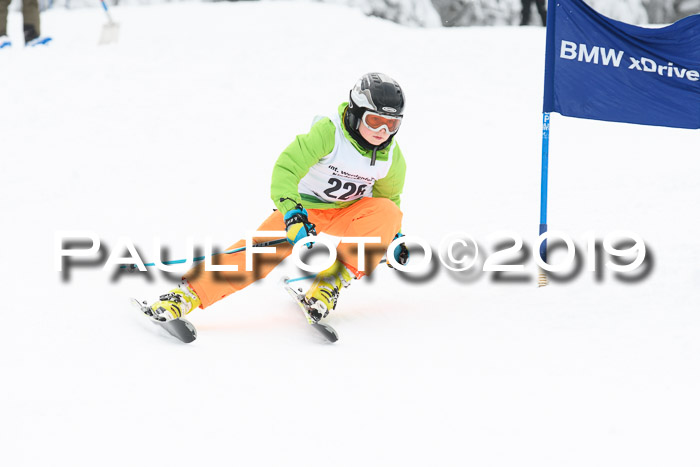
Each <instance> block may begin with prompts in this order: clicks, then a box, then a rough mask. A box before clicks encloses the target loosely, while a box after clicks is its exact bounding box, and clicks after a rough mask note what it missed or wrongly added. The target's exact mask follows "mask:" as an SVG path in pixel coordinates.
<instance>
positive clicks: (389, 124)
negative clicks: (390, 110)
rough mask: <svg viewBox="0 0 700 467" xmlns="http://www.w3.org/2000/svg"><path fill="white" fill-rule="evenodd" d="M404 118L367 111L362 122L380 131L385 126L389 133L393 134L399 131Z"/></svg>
mask: <svg viewBox="0 0 700 467" xmlns="http://www.w3.org/2000/svg"><path fill="white" fill-rule="evenodd" d="M402 118H403V117H390V116H388V115H381V114H378V113H374V112H370V111H367V112H365V113H364V115H362V123H364V124H365V126H366V127H367V128H369V129H370V130H372V131H380V130H381V129H382V128H383V129H384V130H386V132H387V133H389V134H391V135H393V134H394V133H396V132H397V131H399V127H400V126H401V119H402Z"/></svg>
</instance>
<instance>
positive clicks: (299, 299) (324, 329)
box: [280, 277, 338, 342]
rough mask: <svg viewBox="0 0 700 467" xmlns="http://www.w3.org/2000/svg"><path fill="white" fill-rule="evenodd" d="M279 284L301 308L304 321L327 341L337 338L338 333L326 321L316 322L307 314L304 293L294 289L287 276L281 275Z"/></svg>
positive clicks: (334, 340) (333, 340)
mask: <svg viewBox="0 0 700 467" xmlns="http://www.w3.org/2000/svg"><path fill="white" fill-rule="evenodd" d="M280 285H281V286H282V287H283V288H284V290H286V291H287V293H288V294H289V295H290V296H291V297H292V298H293V299H294V301H295V302H296V304H297V305H298V306H299V308H300V309H301V311H302V313H304V317H306V321H308V323H309V324H310V325H311V327H312V328H314V329H315V330H316V331H318V332H319V333H320V334H321V335H322V336H323V337H325V338H326V340H328V342H336V341H337V340H338V333H337V332H335V329H333V328H332V327H331V326H329V325H328V324H326V323H321V322H316V321H314V320H313V318H311V316H309V312H308V310H307V309H306V304H305V303H304V294H303V293H301V289H300V290H294V289H293V288H292V287H291V286H290V285H289V277H283V278H282V280H281V281H280Z"/></svg>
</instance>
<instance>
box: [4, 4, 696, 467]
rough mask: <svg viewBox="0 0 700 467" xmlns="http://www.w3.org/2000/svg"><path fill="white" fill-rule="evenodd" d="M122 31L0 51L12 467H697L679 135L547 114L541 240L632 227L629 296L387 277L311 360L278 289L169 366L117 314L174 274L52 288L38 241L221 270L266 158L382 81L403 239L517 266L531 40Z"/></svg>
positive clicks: (174, 353) (170, 349) (133, 14)
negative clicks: (188, 253) (642, 260)
mask: <svg viewBox="0 0 700 467" xmlns="http://www.w3.org/2000/svg"><path fill="white" fill-rule="evenodd" d="M113 10H114V11H113V15H114V17H115V19H116V20H117V21H119V22H120V23H121V25H122V32H121V38H120V41H119V43H118V44H117V45H114V46H108V47H98V46H97V45H96V43H97V39H98V36H99V31H100V28H101V25H102V23H103V22H104V19H103V16H102V12H100V11H99V10H97V9H94V10H78V11H64V10H51V11H48V12H47V13H45V14H44V15H43V16H42V21H43V27H44V31H45V32H46V33H47V34H51V35H53V36H54V37H55V39H56V40H55V42H54V43H53V44H52V45H51V46H50V47H47V48H43V49H31V50H24V49H22V48H21V47H15V48H12V49H9V50H7V49H5V50H3V51H1V52H2V53H0V70H2V72H1V73H0V106H1V111H0V142H1V145H0V148H1V149H2V158H1V159H0V161H1V162H0V164H1V168H2V170H1V171H0V187H1V188H0V189H1V190H2V191H1V193H2V219H3V229H2V231H1V233H0V240H1V241H0V263H1V264H2V266H3V267H2V270H1V272H0V283H2V284H3V297H4V299H3V301H2V303H3V317H4V329H5V335H4V337H3V338H2V339H1V340H0V355H1V356H2V357H0V358H1V361H2V373H3V378H2V384H0V396H1V397H0V407H1V410H2V416H1V417H0V439H1V440H2V444H3V449H2V450H0V452H2V454H1V455H2V459H3V460H2V464H3V465H12V466H16V465H22V466H24V465H26V466H30V465H31V466H48V465H52V466H53V465H55V466H95V465H100V466H123V465H139V466H141V465H143V466H160V465H163V466H165V465H168V466H180V465H183V466H184V465H194V464H197V465H206V466H213V465H227V466H228V465H244V466H258V465H260V466H269V465H284V466H296V465H305V466H309V465H312V466H316V465H340V466H380V465H381V466H387V465H401V466H408V465H411V466H424V465H435V466H442V465H460V466H461V465H477V466H486V465H489V466H514V465H527V466H530V465H532V466H535V465H537V466H563V465H566V466H590V465H599V466H620V465H635V466H658V465H674V466H690V465H696V463H697V449H696V445H697V438H698V435H699V434H700V430H699V428H698V423H697V420H698V417H699V416H700V404H699V403H698V398H697V394H698V390H700V377H699V376H698V372H697V368H698V365H699V364H700V340H698V331H700V318H698V295H699V293H698V288H697V284H698V283H700V265H699V262H700V247H699V246H698V242H697V239H698V238H700V222H698V215H697V204H698V201H699V195H700V187H698V184H697V173H698V169H700V160H699V159H698V158H697V147H698V133H697V132H696V131H682V130H674V129H667V128H648V127H641V126H633V125H620V124H611V123H601V122H592V121H584V120H577V119H566V118H561V117H559V116H558V115H555V116H554V117H553V122H552V134H551V148H550V150H551V160H550V204H549V207H550V209H549V223H550V228H551V229H555V230H561V231H564V232H566V233H568V234H569V235H570V236H572V237H573V238H574V239H576V242H577V244H579V245H585V243H583V242H582V240H581V238H582V236H583V234H584V233H585V232H588V231H593V232H595V235H596V237H597V238H599V239H602V238H603V237H604V236H605V235H606V234H608V233H609V232H612V231H614V230H618V229H624V230H630V231H633V232H636V233H637V234H638V235H640V236H641V237H642V238H643V239H644V241H645V242H646V244H647V246H648V248H649V250H650V252H651V253H652V256H653V262H652V263H648V264H652V266H651V267H650V272H649V274H648V275H647V276H646V278H645V279H643V280H640V281H637V282H632V283H630V282H625V281H622V280H620V279H619V278H616V277H615V275H614V274H613V273H612V272H610V271H609V270H607V269H604V270H603V272H602V279H600V280H597V279H596V275H595V274H594V273H590V272H587V271H585V270H584V271H581V272H580V273H578V274H577V275H574V277H573V278H571V279H569V280H568V281H560V282H556V283H553V284H552V285H550V286H549V287H546V288H542V289H539V288H537V287H536V286H535V276H536V269H535V265H534V261H533V260H532V258H531V257H528V259H527V261H526V271H525V273H524V275H525V279H526V280H525V281H510V282H504V281H496V280H495V278H494V274H493V273H485V272H481V273H477V274H475V275H471V276H470V275H457V274H453V273H450V272H449V271H448V270H447V269H446V268H444V267H443V266H441V265H439V263H437V262H433V264H435V265H436V268H435V270H434V272H433V273H432V274H430V275H428V277H427V278H423V279H422V280H416V279H415V278H414V279H412V280H405V279H403V278H402V276H400V275H399V274H397V273H396V272H395V271H392V270H390V269H388V268H385V267H382V268H380V269H379V271H378V272H377V273H376V274H375V275H373V277H371V278H368V279H363V280H362V281H360V282H357V283H356V284H353V286H352V287H351V288H350V289H348V290H347V291H344V292H343V297H342V299H341V300H340V305H339V309H338V310H337V311H336V312H334V313H333V314H332V315H331V317H330V323H331V324H332V325H333V326H335V327H336V329H337V330H338V331H339V333H340V335H341V340H340V341H339V342H338V343H337V344H336V345H332V346H330V345H325V344H323V343H322V342H320V341H319V340H318V339H317V336H316V335H315V334H314V333H312V332H311V330H310V329H308V328H307V327H306V325H305V324H304V322H303V320H302V319H301V318H300V317H299V316H298V315H297V313H298V311H297V309H296V306H295V305H294V304H293V303H291V302H290V301H289V298H288V297H287V296H286V294H285V293H284V292H283V291H281V290H280V289H279V288H278V287H277V285H276V284H275V281H276V279H277V278H278V277H279V276H280V275H281V274H284V273H292V274H300V273H299V272H298V271H295V270H294V268H293V267H291V266H290V265H286V264H285V265H283V266H282V267H281V268H280V270H279V271H277V270H276V271H274V272H273V273H272V274H271V275H270V277H269V278H268V279H266V280H264V281H262V282H260V283H258V284H256V285H254V286H252V287H250V288H249V289H246V290H245V291H243V292H241V293H239V294H237V295H234V296H232V297H230V298H229V299H227V300H224V301H222V302H219V303H218V304H216V305H215V306H213V307H211V308H210V309H207V310H205V311H202V310H198V311H195V312H194V313H193V314H192V315H190V316H191V320H192V321H193V322H194V323H195V324H196V325H197V327H198V329H199V333H200V336H199V339H198V340H197V341H196V342H195V343H193V344H191V345H182V344H179V343H178V342H176V341H174V340H173V339H171V338H169V337H168V336H165V335H161V334H159V333H157V332H155V331H157V329H153V326H152V325H151V324H150V323H148V322H146V321H145V320H144V319H142V317H140V316H138V315H137V314H135V313H134V311H133V310H132V309H131V308H130V307H129V306H128V301H127V298H128V297H129V296H137V297H143V298H147V299H149V300H152V299H154V298H155V297H156V296H157V295H158V294H160V293H163V292H164V291H167V290H168V289H169V287H170V286H171V284H172V282H173V281H174V280H176V278H175V276H176V275H166V274H163V273H160V272H157V271H156V272H152V273H149V274H147V275H146V274H132V275H120V274H114V272H113V271H112V270H110V271H106V272H105V271H103V270H102V269H101V268H100V267H99V265H93V266H92V267H80V268H77V267H76V268H72V269H70V274H69V277H68V278H65V279H64V277H63V276H62V275H61V273H59V272H57V271H56V270H55V268H54V256H55V254H56V251H55V250H56V249H55V246H54V236H55V234H56V232H59V231H64V230H90V231H94V232H95V233H96V234H97V235H99V237H100V238H101V239H102V243H103V247H106V248H111V247H113V246H115V245H116V244H117V242H118V241H119V238H120V237H128V238H130V239H131V240H132V241H133V242H134V243H135V244H136V245H137V247H138V248H139V250H140V251H141V253H142V254H143V256H144V259H145V260H147V261H150V260H153V259H154V258H153V257H154V253H155V252H154V249H153V246H152V245H153V239H154V237H160V238H161V240H162V242H163V243H164V244H165V245H167V246H168V247H169V249H170V253H171V255H172V257H182V256H183V254H184V253H185V240H186V238H187V237H188V236H192V237H194V238H195V240H196V242H197V243H198V244H199V245H201V244H203V241H204V239H205V238H206V237H207V236H209V237H211V238H212V239H213V241H214V244H215V245H218V246H220V247H222V248H223V247H226V246H228V245H229V244H231V243H233V242H234V241H235V240H237V239H238V238H240V237H241V236H242V235H243V234H244V233H245V232H247V231H248V230H251V229H253V228H255V227H256V226H257V225H258V224H259V222H260V221H261V220H262V219H263V218H264V217H265V216H267V214H268V213H269V212H270V209H271V207H272V203H271V201H270V200H269V199H268V198H269V194H268V190H269V176H270V171H271V167H272V164H273V163H274V161H275V159H276V157H277V155H278V154H279V152H280V151H281V150H282V149H283V148H284V147H285V146H286V145H287V144H288V143H289V141H291V139H292V138H293V137H294V135H296V134H298V133H301V132H305V131H306V130H307V129H308V127H309V125H310V123H311V120H312V118H313V116H314V115H316V114H318V113H328V112H332V111H334V110H335V108H336V107H337V104H338V103H339V102H341V101H342V100H344V99H345V98H346V96H347V92H348V89H349V88H350V86H352V84H353V83H354V82H355V80H356V79H357V78H358V77H359V76H360V75H361V74H363V73H364V72H366V71H370V70H380V71H383V72H385V73H388V74H389V75H391V76H393V77H395V78H396V79H397V80H398V81H399V82H400V83H402V85H403V86H404V88H405V90H406V93H407V96H408V107H407V114H406V120H405V123H404V126H403V127H402V129H401V132H400V133H399V141H400V142H401V145H402V149H403V151H404V153H405V155H406V158H407V160H408V164H409V167H408V170H409V172H408V178H407V185H406V190H405V194H404V197H403V202H402V207H403V210H404V213H405V216H404V228H403V230H404V232H406V233H407V234H413V235H417V236H420V237H422V238H425V239H427V240H429V242H430V243H431V245H433V246H434V247H435V248H437V247H438V245H439V244H440V241H441V240H442V239H443V238H444V237H445V236H446V235H448V234H449V233H451V232H460V231H462V232H466V233H469V234H470V235H472V236H473V237H474V238H475V239H477V241H478V242H479V244H480V246H482V249H483V251H482V253H484V254H489V253H490V252H491V251H493V250H494V248H495V245H496V244H497V243H498V242H499V239H501V240H502V239H503V238H505V237H504V236H503V235H502V234H499V233H498V232H501V231H512V232H515V233H517V234H519V235H521V236H522V237H523V238H524V240H525V242H526V243H527V244H528V245H529V246H530V247H532V245H533V244H534V240H535V238H536V234H537V227H538V225H537V224H538V221H539V177H540V126H541V122H540V119H541V114H540V109H541V94H542V72H543V56H544V30H542V29H541V28H505V27H504V28H470V29H453V28H450V29H427V30H421V29H411V28H404V27H401V26H398V25H396V24H393V23H389V22H385V21H382V20H379V19H376V18H365V17H363V16H361V15H360V13H358V12H356V11H353V10H349V9H346V8H343V7H339V6H331V5H322V4H315V3H308V4H307V3H284V2H262V3H259V2H255V3H246V2H234V3H216V4H202V3H192V4H188V3H184V4H173V5H154V6H144V7H136V6H133V7H117V8H114V9H113ZM9 21H10V34H11V35H13V36H14V37H19V31H20V26H19V24H20V23H21V19H20V17H19V15H18V14H17V13H11V14H10V18H9ZM348 31H351V33H348ZM349 38H351V40H349ZM103 251H105V250H104V249H103ZM110 252H111V249H109V250H108V251H106V253H107V254H108V253H110ZM580 255H581V254H580V253H579V256H580ZM417 256H418V255H415V258H417ZM553 256H554V258H553V260H556V258H557V257H559V256H560V255H556V254H555V255H553ZM103 259H104V258H103ZM482 259H483V256H482ZM510 259H511V260H512V259H514V258H513V257H511V258H510ZM521 276H522V274H521Z"/></svg>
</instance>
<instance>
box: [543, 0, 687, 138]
mask: <svg viewBox="0 0 700 467" xmlns="http://www.w3.org/2000/svg"><path fill="white" fill-rule="evenodd" d="M543 111H544V112H558V113H560V114H562V115H566V116H570V117H580V118H590V119H594V120H606V121H613V122H626V123H638V124H643V125H656V126H667V127H675V128H700V15H694V16H689V17H687V18H684V19H682V20H680V21H678V22H676V23H674V24H672V25H670V26H666V27H664V28H659V29H651V28H642V27H638V26H633V25H630V24H626V23H621V22H619V21H615V20H612V19H610V18H606V17H605V16H603V15H601V14H600V13H598V12H596V11H595V10H593V9H592V8H591V7H589V6H588V5H587V4H586V3H584V2H583V1H582V0H549V11H548V12H547V52H546V63H545V85H544V106H543Z"/></svg>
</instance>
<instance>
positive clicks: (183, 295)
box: [146, 280, 202, 323]
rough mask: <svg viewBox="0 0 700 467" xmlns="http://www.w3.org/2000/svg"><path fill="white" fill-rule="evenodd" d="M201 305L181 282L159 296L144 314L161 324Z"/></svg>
mask: <svg viewBox="0 0 700 467" xmlns="http://www.w3.org/2000/svg"><path fill="white" fill-rule="evenodd" d="M201 304H202V302H201V300H200V299H199V297H198V296H197V294H196V293H195V292H194V290H192V288H191V287H190V285H189V284H188V283H187V281H185V280H183V281H182V282H181V283H180V285H178V286H177V288H176V289H173V290H171V291H170V292H168V293H166V294H165V295H161V296H160V299H159V300H158V301H157V302H155V303H154V304H153V305H151V307H150V308H149V310H148V311H147V312H146V314H148V315H149V316H150V317H151V318H153V319H154V320H156V321H160V322H161V323H162V322H166V321H170V320H173V319H178V318H182V317H183V316H185V315H186V314H188V313H189V312H190V311H192V310H194V309H195V308H197V307H198V306H199V305H201ZM148 312H150V314H149V313H148Z"/></svg>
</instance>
